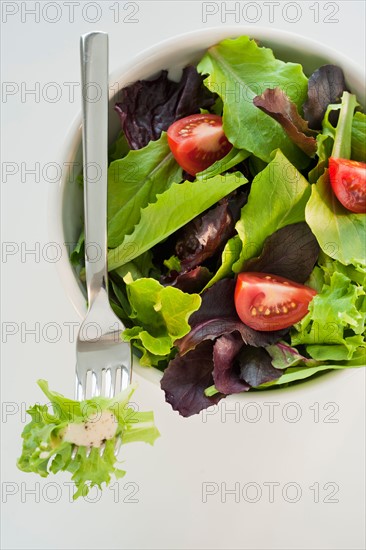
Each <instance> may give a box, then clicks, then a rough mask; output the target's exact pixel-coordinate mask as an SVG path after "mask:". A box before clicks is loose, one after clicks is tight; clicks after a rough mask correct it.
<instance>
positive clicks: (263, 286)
mask: <svg viewBox="0 0 366 550" xmlns="http://www.w3.org/2000/svg"><path fill="white" fill-rule="evenodd" d="M315 295H316V291H315V290H313V289H312V288H309V287H307V286H304V285H300V284H299V283H295V282H293V281H290V280H289V279H285V278H284V277H278V276H277V275H271V274H269V273H256V272H248V273H240V274H239V275H238V279H237V282H236V287H235V295H234V300H235V307H236V311H237V313H238V315H239V317H240V319H241V320H242V321H243V323H245V324H246V325H248V326H249V327H251V328H253V329H255V330H261V331H263V330H269V331H271V330H280V329H283V328H287V327H290V326H292V325H294V324H295V323H297V322H298V321H300V320H301V319H302V318H303V317H304V316H305V315H306V314H307V312H308V308H309V303H310V302H311V300H312V299H313V297H314V296H315Z"/></svg>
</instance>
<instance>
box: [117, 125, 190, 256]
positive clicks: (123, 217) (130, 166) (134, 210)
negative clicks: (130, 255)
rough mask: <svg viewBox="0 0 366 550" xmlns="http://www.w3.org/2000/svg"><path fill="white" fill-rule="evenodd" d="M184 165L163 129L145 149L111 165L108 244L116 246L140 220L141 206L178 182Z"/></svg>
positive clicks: (154, 199)
mask: <svg viewBox="0 0 366 550" xmlns="http://www.w3.org/2000/svg"><path fill="white" fill-rule="evenodd" d="M181 178H182V169H181V167H180V166H179V165H178V164H177V162H176V161H175V159H174V157H173V155H172V153H171V151H170V149H169V145H168V142H167V137H166V134H165V133H163V134H162V136H161V138H160V139H158V140H157V141H151V142H150V143H149V144H148V145H146V147H144V148H143V149H138V150H137V151H130V152H129V153H128V154H127V155H126V156H125V157H124V158H122V159H120V160H115V161H114V162H112V163H111V164H110V166H109V169H108V246H109V247H110V248H115V247H116V246H118V245H119V244H120V243H121V242H122V241H123V238H124V236H125V235H128V234H129V233H131V231H132V230H133V228H134V226H135V225H136V224H137V223H138V221H139V220H140V215H141V208H144V207H146V206H147V205H148V204H150V203H153V202H155V201H156V197H157V195H158V194H159V193H162V192H163V191H165V190H166V189H168V188H169V187H170V185H171V184H172V182H173V181H176V182H179V181H180V180H181Z"/></svg>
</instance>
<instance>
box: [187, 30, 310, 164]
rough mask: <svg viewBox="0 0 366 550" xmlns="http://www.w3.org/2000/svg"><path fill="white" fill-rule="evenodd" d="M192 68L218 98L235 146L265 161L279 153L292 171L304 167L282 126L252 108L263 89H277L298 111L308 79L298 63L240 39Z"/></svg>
mask: <svg viewBox="0 0 366 550" xmlns="http://www.w3.org/2000/svg"><path fill="white" fill-rule="evenodd" d="M197 70H198V71H199V72H200V73H201V74H203V75H208V77H207V78H206V79H205V84H206V86H207V87H208V88H209V89H210V90H211V91H212V92H216V93H217V94H218V95H219V96H220V97H221V98H222V100H223V104H224V112H223V120H224V131H225V134H226V136H227V138H228V140H229V141H230V142H231V143H232V144H233V145H234V146H235V147H237V148H238V149H245V150H246V151H249V152H251V153H253V154H254V155H256V156H257V157H259V158H261V159H262V160H264V161H266V162H270V160H271V153H272V151H273V150H274V149H281V150H282V151H283V152H284V154H285V155H286V156H287V157H288V158H289V159H290V160H291V162H292V163H293V164H295V165H296V166H297V167H299V168H304V167H305V166H307V165H308V163H309V157H308V156H307V155H305V153H303V152H302V151H301V150H300V149H299V148H298V147H297V146H296V145H295V144H294V143H293V142H292V141H291V139H290V138H289V137H288V136H287V134H286V132H285V131H284V130H283V128H282V127H281V125H280V124H278V123H277V122H276V121H275V120H273V119H272V118H271V117H270V116H268V115H266V114H265V113H263V112H262V111H261V110H260V109H258V108H257V107H255V106H254V104H253V98H254V97H255V96H257V95H260V94H262V93H263V92H264V90H265V89H266V88H269V87H270V88H275V87H279V88H281V89H282V90H283V91H284V92H285V93H286V94H287V95H288V96H289V98H290V100H291V101H293V102H294V103H295V104H296V106H297V107H298V109H300V107H301V105H302V104H303V103H304V101H305V99H306V97H307V78H306V76H305V75H304V73H303V70H302V66H301V65H298V64H295V63H284V62H283V61H280V60H278V59H275V57H274V55H273V52H272V50H270V49H268V48H263V47H259V46H258V45H257V43H256V42H255V40H250V39H249V37H247V36H241V37H240V38H236V39H226V40H223V41H222V42H220V43H219V44H216V45H214V46H212V47H211V48H209V49H208V51H207V53H206V54H205V55H204V56H203V58H202V60H201V61H200V63H199V64H198V67H197Z"/></svg>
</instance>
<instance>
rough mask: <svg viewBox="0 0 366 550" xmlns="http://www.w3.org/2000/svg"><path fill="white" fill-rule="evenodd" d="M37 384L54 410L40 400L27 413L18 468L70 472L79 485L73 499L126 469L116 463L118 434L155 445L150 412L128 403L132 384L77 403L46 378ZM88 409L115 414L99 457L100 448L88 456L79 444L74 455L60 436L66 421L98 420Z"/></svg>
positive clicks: (41, 472)
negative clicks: (114, 393)
mask: <svg viewBox="0 0 366 550" xmlns="http://www.w3.org/2000/svg"><path fill="white" fill-rule="evenodd" d="M38 385H39V386H40V388H41V389H42V391H43V392H44V393H45V395H46V396H47V398H48V399H49V401H50V403H51V404H52V408H53V413H51V412H50V411H49V410H48V406H47V405H39V404H36V405H34V406H33V407H31V408H30V409H29V410H28V411H27V412H28V414H29V415H30V416H31V421H30V422H29V424H27V425H26V426H25V428H24V430H23V433H22V437H23V449H22V455H21V456H20V458H19V459H18V461H17V466H18V468H19V469H20V470H22V471H23V472H33V473H36V474H39V475H40V476H42V477H47V476H48V475H49V473H53V474H56V473H57V472H60V471H67V472H70V473H71V474H72V480H73V481H74V483H75V485H76V488H77V491H76V492H75V494H74V496H73V498H74V499H77V498H78V497H80V496H86V495H87V494H88V492H89V489H90V488H92V487H94V486H95V485H96V486H97V487H99V488H100V489H101V488H102V484H103V483H106V485H108V484H109V483H110V481H111V476H112V475H115V477H116V478H120V477H123V476H124V475H125V473H126V472H125V471H124V470H121V469H119V468H117V467H116V466H115V463H116V461H117V458H116V457H115V455H114V449H115V445H116V440H117V438H121V440H122V444H126V443H130V442H132V441H144V442H145V443H149V444H150V445H153V443H154V442H155V440H156V438H157V437H159V435H160V434H159V432H158V430H157V428H156V427H155V425H154V415H153V413H152V412H137V411H136V410H134V409H133V408H131V407H129V406H128V403H129V401H130V398H131V396H132V394H133V392H134V391H135V388H136V386H129V387H128V388H127V389H126V390H125V391H124V392H122V393H120V394H119V395H117V396H115V397H114V398H113V399H108V398H105V397H94V398H93V399H92V400H91V399H88V400H86V401H83V402H79V401H74V400H72V399H67V398H65V397H64V396H63V395H61V394H59V393H56V392H53V391H51V390H50V389H49V387H48V383H47V382H46V381H45V380H39V381H38ZM92 412H93V414H96V415H97V416H96V418H98V416H100V415H102V414H103V413H104V412H110V413H111V414H113V415H114V419H115V420H114V421H115V422H116V423H117V429H116V432H115V435H114V436H113V437H111V438H110V439H107V440H106V441H105V451H104V453H103V455H102V456H100V453H99V451H100V449H99V448H98V447H92V449H91V452H90V456H87V453H86V451H87V447H85V446H79V447H78V448H77V453H76V455H75V457H74V458H72V451H73V447H74V445H73V443H70V442H68V441H66V440H64V436H65V431H66V430H67V428H68V426H69V424H70V423H77V424H82V423H85V424H86V423H88V422H89V423H90V422H96V421H97V420H95V417H94V418H93V417H92Z"/></svg>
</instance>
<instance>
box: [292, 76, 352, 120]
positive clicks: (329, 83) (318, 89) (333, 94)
mask: <svg viewBox="0 0 366 550" xmlns="http://www.w3.org/2000/svg"><path fill="white" fill-rule="evenodd" d="M346 90H347V86H346V82H345V79H344V74H343V71H342V69H341V68H340V67H337V66H336V65H323V66H322V67H320V68H319V69H317V70H316V71H315V72H314V73H313V74H312V75H311V76H310V78H309V81H308V99H307V100H306V101H305V103H304V105H303V110H304V116H305V118H306V120H307V121H308V123H309V126H310V128H313V129H315V130H321V128H322V121H323V118H324V115H325V111H326V110H327V107H328V105H329V104H330V103H339V102H340V99H341V97H342V94H343V92H344V91H346Z"/></svg>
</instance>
